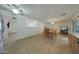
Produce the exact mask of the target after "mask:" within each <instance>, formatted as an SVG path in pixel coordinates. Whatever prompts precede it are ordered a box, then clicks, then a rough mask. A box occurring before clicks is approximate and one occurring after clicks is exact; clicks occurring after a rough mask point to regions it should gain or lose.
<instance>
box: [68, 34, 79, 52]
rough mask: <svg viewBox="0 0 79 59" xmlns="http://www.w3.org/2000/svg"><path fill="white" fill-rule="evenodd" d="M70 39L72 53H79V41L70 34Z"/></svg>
mask: <svg viewBox="0 0 79 59" xmlns="http://www.w3.org/2000/svg"><path fill="white" fill-rule="evenodd" d="M68 38H69V46H70V49H71V51H72V53H79V42H78V41H79V39H78V38H77V37H76V36H74V35H72V34H69V36H68Z"/></svg>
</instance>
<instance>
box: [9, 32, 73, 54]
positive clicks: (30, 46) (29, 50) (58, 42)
mask: <svg viewBox="0 0 79 59" xmlns="http://www.w3.org/2000/svg"><path fill="white" fill-rule="evenodd" d="M10 39H11V38H10ZM8 51H9V52H8V53H10V54H71V53H72V52H71V49H70V48H69V45H68V37H67V36H63V35H58V36H57V37H55V38H54V39H53V40H52V39H43V36H42V35H41V34H40V35H37V36H33V37H30V38H25V39H21V40H17V41H16V42H15V43H14V44H13V45H12V46H11V47H10V48H9V49H8Z"/></svg>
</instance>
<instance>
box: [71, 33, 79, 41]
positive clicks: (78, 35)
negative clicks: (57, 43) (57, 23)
mask: <svg viewBox="0 0 79 59" xmlns="http://www.w3.org/2000/svg"><path fill="white" fill-rule="evenodd" d="M70 34H71V35H73V36H75V37H76V38H78V39H79V33H75V32H72V33H70Z"/></svg>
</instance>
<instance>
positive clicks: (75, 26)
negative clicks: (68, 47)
mask: <svg viewBox="0 0 79 59" xmlns="http://www.w3.org/2000/svg"><path fill="white" fill-rule="evenodd" d="M73 31H74V32H77V33H79V17H78V18H77V19H76V20H75V21H74V22H73Z"/></svg>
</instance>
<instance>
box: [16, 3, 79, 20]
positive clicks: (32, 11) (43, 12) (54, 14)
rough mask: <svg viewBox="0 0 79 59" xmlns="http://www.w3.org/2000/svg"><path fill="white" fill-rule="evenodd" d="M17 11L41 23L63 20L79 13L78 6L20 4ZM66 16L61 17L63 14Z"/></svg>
mask: <svg viewBox="0 0 79 59" xmlns="http://www.w3.org/2000/svg"><path fill="white" fill-rule="evenodd" d="M16 6H17V7H16V8H17V9H23V13H24V14H25V15H27V16H29V17H31V18H33V19H36V20H41V21H49V20H54V21H55V20H57V21H59V20H62V19H66V18H69V17H71V16H73V15H75V14H77V13H78V12H79V5H78V4H20V5H16ZM64 13H65V14H66V15H63V16H61V14H64Z"/></svg>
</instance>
